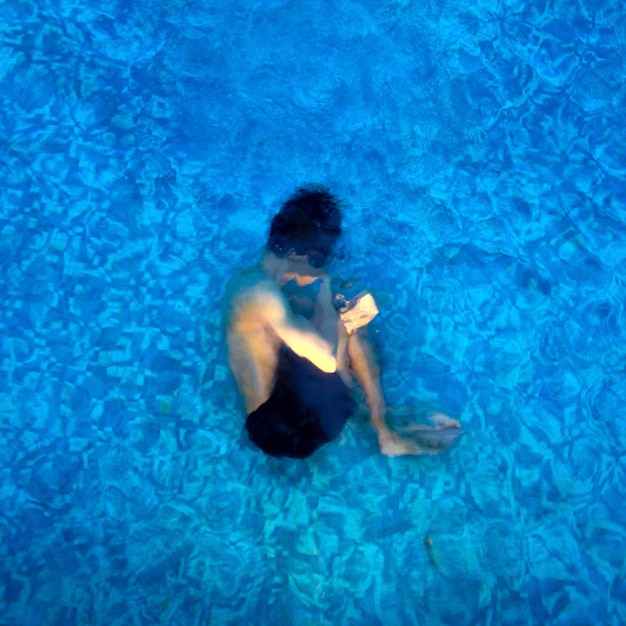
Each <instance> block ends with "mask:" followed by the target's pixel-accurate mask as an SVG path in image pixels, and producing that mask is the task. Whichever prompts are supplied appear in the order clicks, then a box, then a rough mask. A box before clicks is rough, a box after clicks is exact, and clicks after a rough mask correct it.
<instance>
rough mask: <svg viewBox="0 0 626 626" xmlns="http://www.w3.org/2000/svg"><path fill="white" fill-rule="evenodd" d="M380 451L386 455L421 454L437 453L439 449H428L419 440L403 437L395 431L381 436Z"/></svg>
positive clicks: (379, 440)
mask: <svg viewBox="0 0 626 626" xmlns="http://www.w3.org/2000/svg"><path fill="white" fill-rule="evenodd" d="M378 442H379V443H380V451H381V452H382V453H383V454H384V455H385V456H390V457H396V456H405V455H412V456H419V455H420V454H437V452H439V450H432V449H431V450H428V449H425V448H422V447H421V446H420V445H419V444H418V443H417V441H415V440H414V439H411V438H408V437H402V436H400V435H396V434H395V433H390V434H389V435H386V436H384V437H379V438H378Z"/></svg>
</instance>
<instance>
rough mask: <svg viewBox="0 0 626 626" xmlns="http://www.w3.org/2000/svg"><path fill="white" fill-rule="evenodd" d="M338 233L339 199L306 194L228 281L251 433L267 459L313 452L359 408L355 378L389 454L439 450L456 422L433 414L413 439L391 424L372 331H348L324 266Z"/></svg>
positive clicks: (231, 346) (232, 357)
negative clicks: (256, 258)
mask: <svg viewBox="0 0 626 626" xmlns="http://www.w3.org/2000/svg"><path fill="white" fill-rule="evenodd" d="M340 234H341V212H340V210H339V206H338V203H337V201H336V199H335V198H334V197H333V196H332V195H331V194H330V193H329V192H328V191H327V190H326V189H325V188H323V187H306V188H302V189H299V190H297V191H296V192H295V193H294V194H293V195H292V196H291V197H290V198H289V199H288V200H287V201H286V202H285V204H284V205H283V206H282V208H281V210H280V212H279V213H278V214H277V215H276V216H275V217H274V219H273V220H272V224H271V227H270V233H269V237H268V241H267V246H266V250H265V253H264V255H263V258H262V259H261V262H260V263H259V264H257V265H255V266H253V267H250V268H246V269H242V270H239V271H238V272H237V273H236V274H235V275H234V276H233V278H232V279H231V280H230V281H229V284H228V286H227V288H226V294H225V323H226V341H227V346H228V360H229V365H230V368H231V370H232V372H233V375H234V377H235V380H236V382H237V385H238V387H239V390H240V391H241V393H242V395H243V398H244V401H245V405H246V411H247V413H248V418H247V420H246V429H247V431H248V435H249V437H250V439H251V441H253V442H254V443H255V444H256V445H258V446H259V447H260V448H261V449H262V450H264V451H265V452H266V453H268V454H271V455H274V456H289V457H295V458H304V457H307V456H309V455H310V454H312V453H313V452H314V451H315V450H317V449H318V448H319V447H320V446H322V445H324V444H325V443H328V442H329V441H332V440H333V439H335V438H336V437H337V436H338V435H339V433H340V432H341V430H342V429H343V427H344V425H345V423H346V421H347V419H348V418H349V417H350V415H351V414H352V413H353V412H354V410H355V408H356V403H355V401H354V399H353V393H352V384H353V378H356V380H357V382H358V383H359V385H360V386H361V388H362V389H363V392H364V395H365V401H366V402H367V405H368V407H369V411H370V419H371V422H372V426H373V427H374V428H375V430H376V432H377V433H378V442H379V444H380V449H381V451H382V453H383V454H386V455H388V456H399V455H404V454H413V455H416V454H424V453H428V454H433V453H435V452H440V451H441V450H442V449H445V448H447V447H449V445H450V443H451V442H452V441H454V439H456V437H457V435H458V434H459V433H460V430H459V427H460V425H459V423H458V422H457V421H456V420H451V419H450V418H448V417H446V416H444V415H442V414H435V415H434V416H432V417H431V420H432V421H433V422H435V425H434V426H425V425H414V426H412V427H410V428H409V429H408V430H406V431H405V434H400V433H399V432H395V431H394V430H392V429H391V428H390V427H389V425H388V423H387V420H386V407H385V401H384V398H383V393H382V389H381V385H380V373H379V369H378V365H377V363H376V360H375V359H374V355H373V351H372V349H371V347H370V345H369V343H368V341H367V340H366V337H365V331H366V328H365V327H362V328H359V329H358V330H356V332H351V333H350V334H348V331H347V330H346V328H345V327H344V324H343V323H342V321H341V319H340V316H339V315H338V312H337V310H336V308H335V306H334V305H333V302H334V298H333V293H332V291H331V283H330V278H329V277H328V275H327V274H326V273H325V270H324V268H325V266H326V265H327V263H328V261H329V260H330V257H331V255H332V252H333V248H334V246H335V244H336V242H337V239H338V238H339V236H340ZM406 433H410V434H406Z"/></svg>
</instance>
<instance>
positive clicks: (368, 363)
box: [348, 330, 423, 456]
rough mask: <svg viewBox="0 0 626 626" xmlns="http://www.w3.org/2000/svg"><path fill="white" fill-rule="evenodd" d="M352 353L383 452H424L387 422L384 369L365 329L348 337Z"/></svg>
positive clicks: (354, 367)
mask: <svg viewBox="0 0 626 626" xmlns="http://www.w3.org/2000/svg"><path fill="white" fill-rule="evenodd" d="M348 356H349V358H350V367H351V369H352V371H353V373H354V375H355V377H356V379H357V381H358V383H359V385H360V386H361V388H362V389H363V393H364V394H365V401H366V402H367V405H368V407H369V409H370V419H371V421H372V426H373V427H374V428H375V429H376V432H377V434H378V443H379V444H380V450H381V452H382V453H383V454H386V455H387V456H401V455H404V454H422V453H423V450H422V449H421V448H420V446H419V445H418V444H417V442H416V441H414V440H413V439H410V438H406V437H402V436H401V435H398V434H397V433H394V432H393V431H392V430H390V428H389V426H388V425H387V421H386V405H385V399H384V396H383V391H382V387H381V384H380V368H379V366H378V363H377V361H376V358H375V356H374V351H373V350H372V348H371V346H370V344H369V342H368V341H367V340H366V339H365V337H363V336H362V331H360V330H359V331H357V332H356V333H355V334H353V335H350V336H349V337H348Z"/></svg>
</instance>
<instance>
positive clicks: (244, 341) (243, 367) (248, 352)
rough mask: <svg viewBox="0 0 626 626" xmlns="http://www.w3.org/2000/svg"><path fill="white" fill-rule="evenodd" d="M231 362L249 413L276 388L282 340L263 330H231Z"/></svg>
mask: <svg viewBox="0 0 626 626" xmlns="http://www.w3.org/2000/svg"><path fill="white" fill-rule="evenodd" d="M227 343H228V363H229V365H230V369H231V371H232V373H233V375H234V377H235V380H236V381H237V386H238V387H239V391H240V392H241V394H242V395H243V398H244V402H245V404H246V412H247V414H248V415H249V414H250V413H252V411H255V410H256V409H258V408H259V407H260V406H261V405H262V404H263V403H264V402H266V401H267V400H268V398H269V397H270V395H271V393H272V389H273V387H274V377H275V375H276V367H277V365H278V349H279V343H278V342H277V340H276V337H275V336H274V335H273V334H272V333H269V332H267V331H266V330H264V329H258V330H256V331H253V332H246V333H241V332H236V331H233V330H231V331H230V332H229V333H228V337H227Z"/></svg>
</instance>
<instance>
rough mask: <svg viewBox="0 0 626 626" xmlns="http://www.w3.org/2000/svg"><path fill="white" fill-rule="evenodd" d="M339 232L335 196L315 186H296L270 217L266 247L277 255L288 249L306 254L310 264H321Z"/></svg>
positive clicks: (281, 255) (339, 220)
mask: <svg viewBox="0 0 626 626" xmlns="http://www.w3.org/2000/svg"><path fill="white" fill-rule="evenodd" d="M339 235H341V210H340V208H339V203H338V201H337V199H336V198H335V197H334V196H333V195H332V194H331V193H330V192H329V191H328V189H326V188H325V187H322V186H319V185H312V186H308V187H302V188H300V189H298V190H297V191H296V192H295V193H294V194H293V195H292V196H291V197H290V198H289V199H288V200H287V202H285V204H283V206H282V207H281V209H280V211H279V212H278V213H277V214H276V215H275V216H274V219H273V220H272V225H271V227H270V234H269V237H268V240H267V248H268V250H269V251H270V252H273V253H274V254H275V255H276V256H278V257H285V256H287V254H289V252H290V251H291V250H294V251H295V253H296V254H303V255H307V256H308V257H309V263H310V264H311V265H312V266H313V267H318V268H319V267H323V266H324V265H326V263H327V262H328V259H329V257H330V256H331V254H332V252H333V248H334V247H335V243H336V242H337V239H338V238H339Z"/></svg>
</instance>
